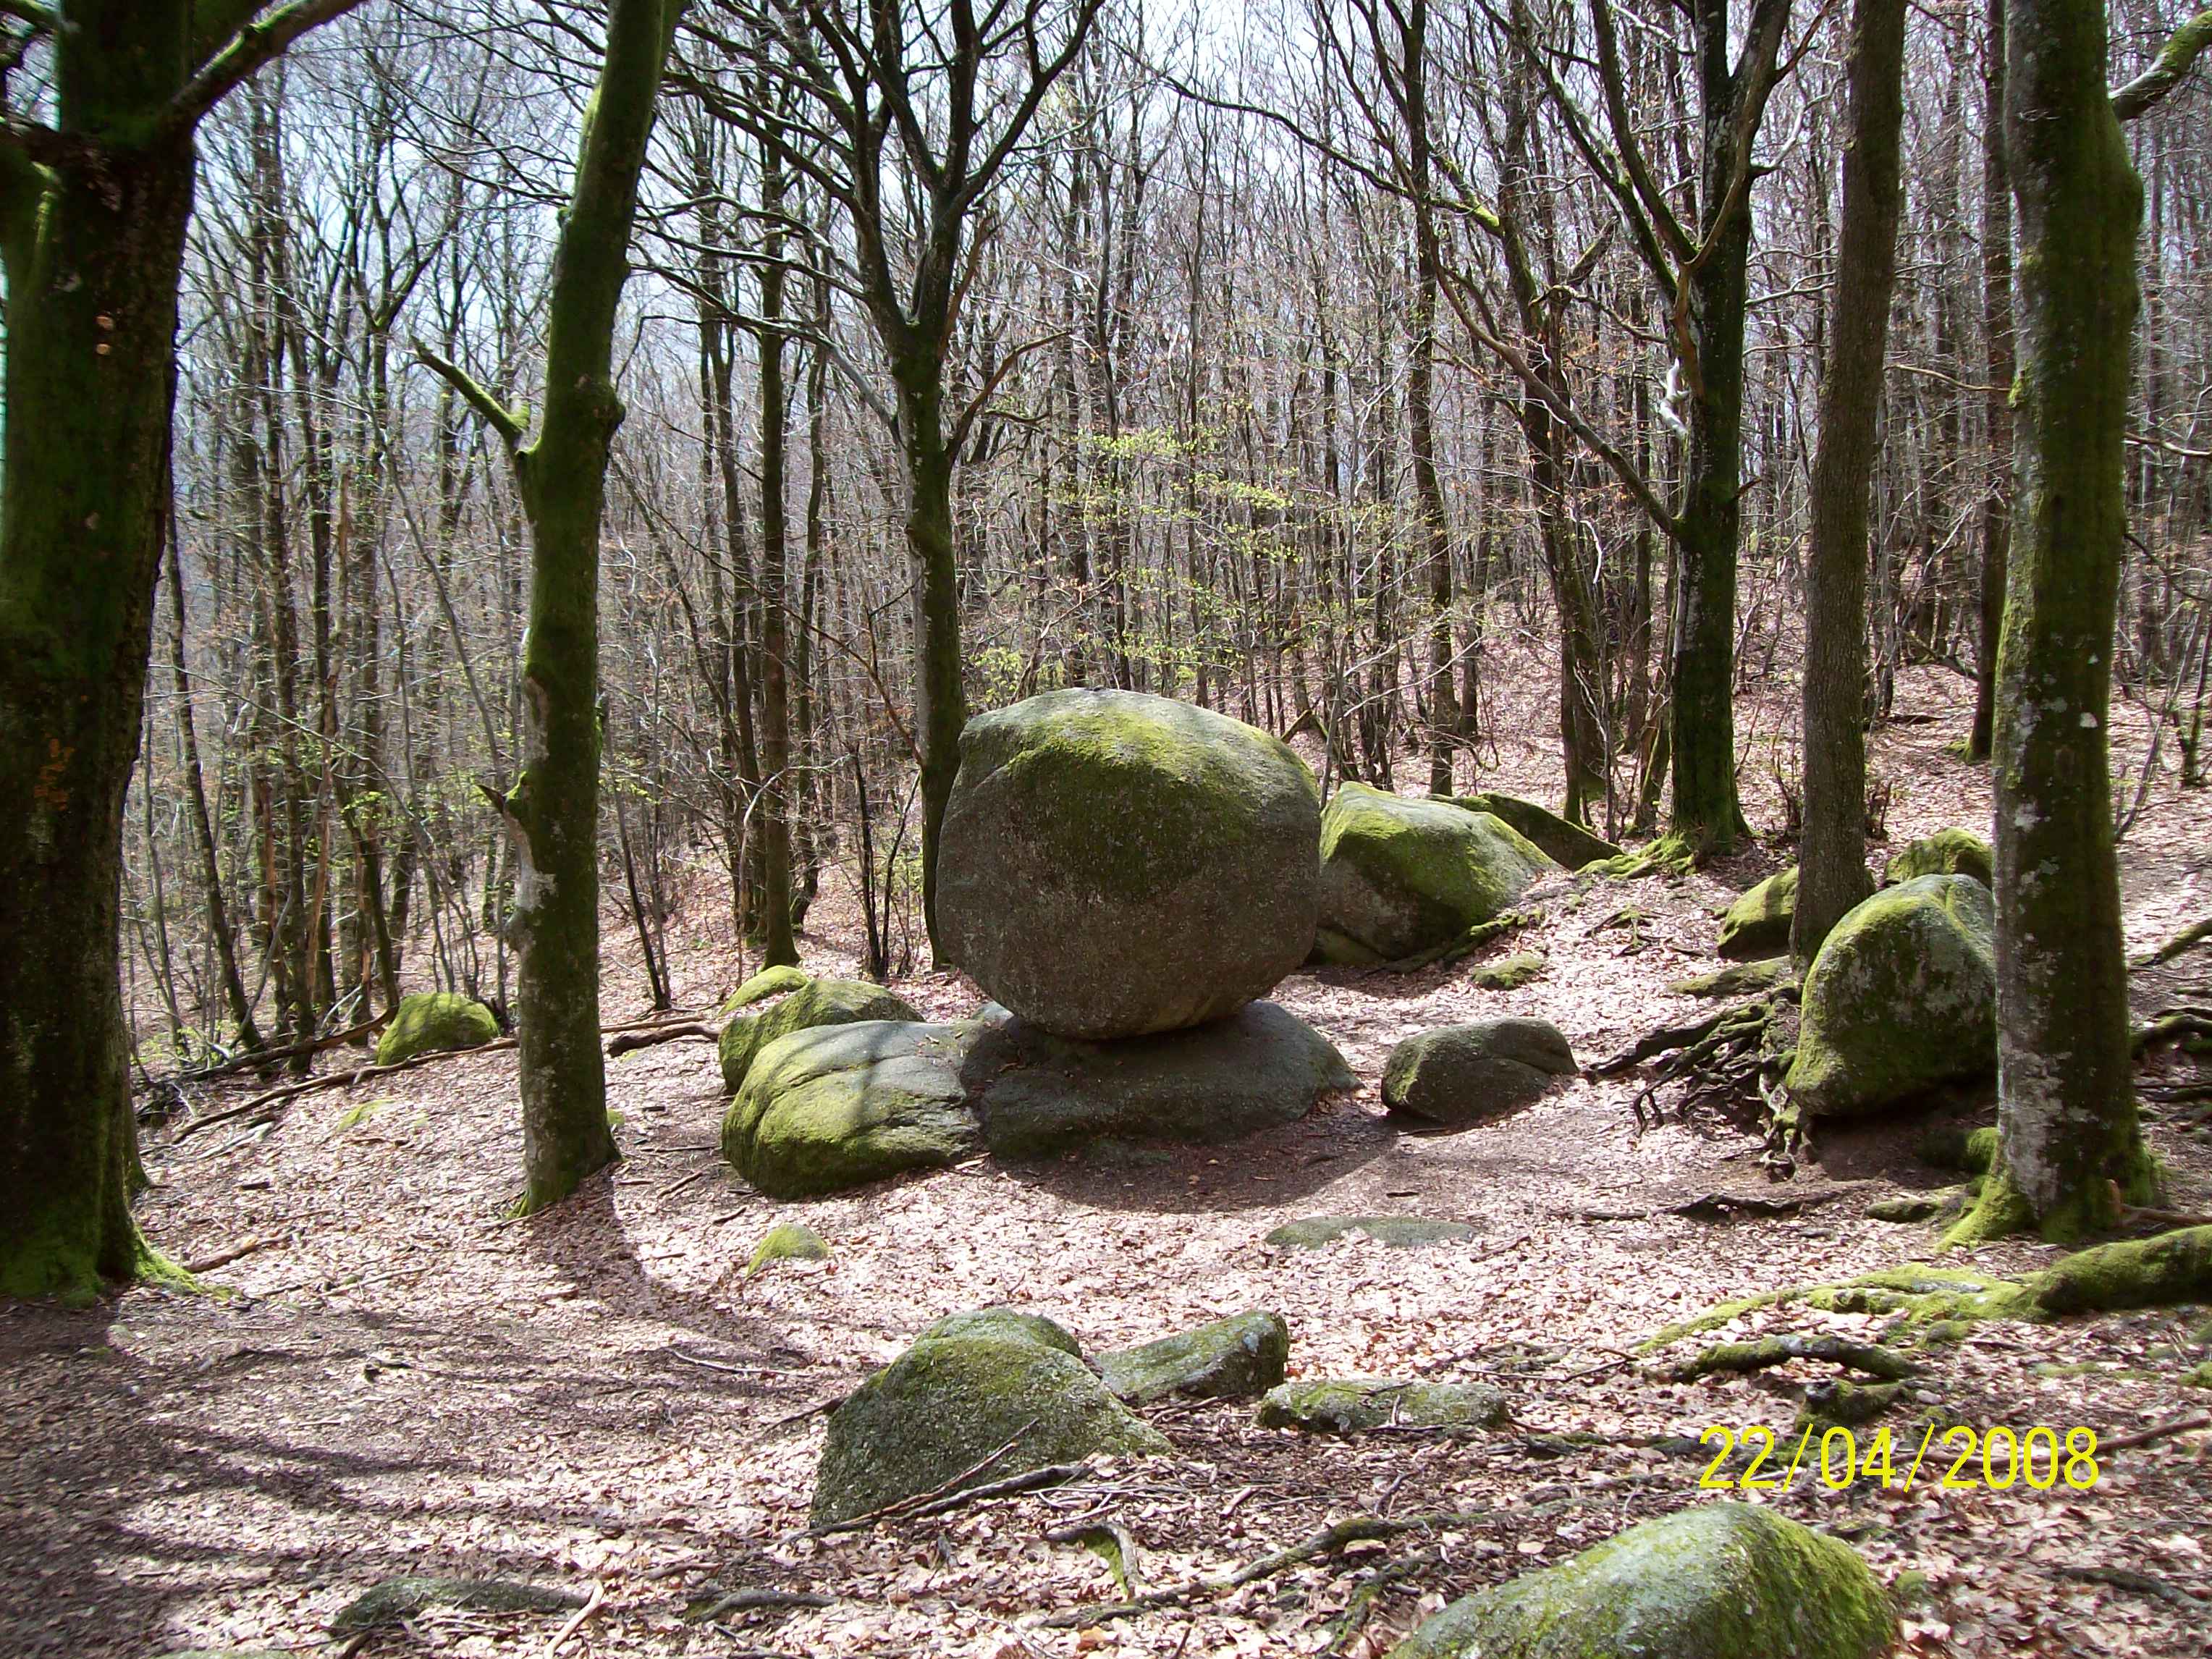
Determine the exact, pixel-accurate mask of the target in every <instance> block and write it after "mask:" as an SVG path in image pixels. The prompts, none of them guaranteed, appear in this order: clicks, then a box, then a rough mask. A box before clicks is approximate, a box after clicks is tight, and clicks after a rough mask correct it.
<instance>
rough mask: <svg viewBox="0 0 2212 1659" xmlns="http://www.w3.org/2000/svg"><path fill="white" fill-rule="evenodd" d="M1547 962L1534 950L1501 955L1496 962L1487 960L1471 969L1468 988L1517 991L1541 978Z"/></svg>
mask: <svg viewBox="0 0 2212 1659" xmlns="http://www.w3.org/2000/svg"><path fill="white" fill-rule="evenodd" d="M1546 966H1547V963H1546V962H1545V960H1544V958H1543V957H1540V956H1538V955H1537V954H1536V953H1535V952H1534V951H1517V952H1516V953H1515V954H1514V955H1512V956H1510V957H1498V960H1497V961H1495V962H1486V963H1483V964H1482V965H1481V966H1480V968H1476V969H1473V970H1472V971H1470V972H1469V973H1468V976H1467V983H1468V989H1469V990H1474V991H1517V990H1519V989H1520V988H1521V987H1522V986H1524V985H1527V984H1528V983H1530V982H1531V981H1534V980H1537V979H1541V977H1542V976H1543V973H1544V969H1545V968H1546Z"/></svg>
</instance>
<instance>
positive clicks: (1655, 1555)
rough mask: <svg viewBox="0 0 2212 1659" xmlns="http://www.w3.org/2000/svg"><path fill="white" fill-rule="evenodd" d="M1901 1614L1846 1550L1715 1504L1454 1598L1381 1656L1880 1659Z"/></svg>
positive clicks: (1766, 1513) (1772, 1519) (1791, 1525)
mask: <svg viewBox="0 0 2212 1659" xmlns="http://www.w3.org/2000/svg"><path fill="white" fill-rule="evenodd" d="M1896 1639H1897V1621H1896V1615H1895V1614H1894V1613H1893V1612H1892V1610H1891V1607H1890V1601H1889V1598H1888V1596H1887V1595H1885V1594H1884V1593H1883V1590H1882V1588H1881V1584H1880V1583H1877V1582H1876V1581H1875V1576H1874V1574H1873V1573H1871V1572H1870V1571H1868V1570H1867V1565H1866V1563H1865V1562H1863V1561H1862V1560H1861V1559H1859V1558H1858V1556H1857V1553H1855V1552H1854V1551H1853V1550H1852V1549H1851V1548H1850V1546H1849V1545H1847V1544H1843V1543H1839V1542H1838V1541H1836V1540H1835V1539H1832V1538H1826V1537H1823V1536H1822V1535H1821V1534H1819V1533H1816V1532H1814V1531H1813V1530H1812V1529H1811V1528H1808V1527H1805V1526H1802V1525H1800V1524H1799V1523H1798V1522H1795V1521H1791V1520H1788V1519H1785V1518H1784V1517H1783V1516H1778V1515H1777V1514H1775V1513H1774V1512H1773V1511H1772V1510H1767V1509H1755V1508H1753V1506H1752V1505H1750V1504H1735V1503H1716V1504H1702V1505H1700V1506H1699V1507H1698V1508H1695V1509H1689V1510H1680V1511H1678V1512H1676V1513H1675V1514H1673V1515H1666V1516H1660V1517H1659V1518H1658V1519H1657V1520H1656V1521H1646V1522H1644V1523H1643V1524H1642V1525H1641V1526H1635V1527H1631V1528H1629V1529H1628V1530H1627V1531H1626V1532H1624V1533H1621V1534H1618V1535H1617V1536H1615V1537H1613V1538H1612V1539H1610V1540H1608V1541H1607V1542H1605V1543H1602V1544H1600V1545H1598V1546H1597V1547H1595V1549H1589V1550H1584V1551H1583V1553H1581V1554H1580V1555H1577V1556H1576V1557H1574V1558H1573V1559H1571V1560H1569V1561H1566V1562H1565V1563H1562V1564H1561V1565H1559V1566H1556V1567H1548V1568H1546V1569H1545V1570H1544V1571H1541V1572H1532V1573H1528V1574H1524V1575H1523V1576H1522V1577H1519V1578H1516V1579H1512V1580H1510V1582H1508V1583H1504V1584H1500V1585H1498V1586H1497V1587H1496V1588H1495V1589H1486V1590H1483V1591H1480V1592H1479V1593H1478V1594H1476V1595H1470V1596H1468V1597H1466V1598H1465V1599H1464V1600H1462V1601H1455V1602H1453V1603H1452V1604H1451V1606H1449V1607H1446V1608H1445V1609H1444V1610H1443V1612H1442V1613H1438V1614H1437V1615H1436V1617H1434V1618H1433V1619H1431V1620H1429V1621H1428V1622H1427V1623H1426V1624H1425V1625H1423V1626H1421V1627H1420V1628H1419V1629H1418V1630H1416V1631H1415V1632H1413V1634H1412V1635H1411V1636H1409V1637H1407V1638H1406V1639H1405V1640H1404V1641H1402V1642H1401V1643H1399V1644H1398V1645H1397V1646H1396V1647H1395V1648H1393V1649H1391V1650H1390V1654H1389V1659H1588V1656H1590V1655H1595V1654H1603V1655H1607V1656H1613V1655H1620V1656H1627V1655H1632V1654H1633V1655H1645V1656H1650V1659H1876V1656H1878V1655H1881V1654H1886V1653H1887V1652H1888V1651H1889V1650H1890V1649H1891V1647H1892V1646H1893V1644H1895V1642H1896Z"/></svg>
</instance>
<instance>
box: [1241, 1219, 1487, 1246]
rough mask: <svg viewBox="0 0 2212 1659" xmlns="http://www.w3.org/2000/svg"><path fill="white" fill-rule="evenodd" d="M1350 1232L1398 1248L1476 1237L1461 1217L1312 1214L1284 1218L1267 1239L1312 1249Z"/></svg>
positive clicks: (1270, 1241)
mask: <svg viewBox="0 0 2212 1659" xmlns="http://www.w3.org/2000/svg"><path fill="white" fill-rule="evenodd" d="M1352 1233H1364V1235H1366V1237H1369V1238H1371V1239H1373V1240H1374V1241H1375V1242H1376V1243H1377V1244H1383V1245H1388V1246H1389V1248H1391V1249H1398V1250H1414V1249H1422V1248H1424V1247H1425V1246H1427V1245H1431V1244H1459V1243H1465V1242H1466V1241H1467V1240H1468V1239H1470V1238H1473V1237H1475V1230H1474V1228H1472V1227H1470V1226H1468V1225H1467V1223H1465V1222H1464V1221H1440V1220H1437V1219H1436V1218H1434V1217H1431V1216H1425V1215H1315V1216H1307V1217H1305V1218H1303V1219H1301V1220H1297V1221H1285V1223H1284V1224H1283V1225H1281V1226H1279V1227H1278V1228H1276V1229H1275V1230H1274V1231H1273V1232H1271V1233H1269V1234H1268V1235H1267V1240H1266V1242H1267V1243H1269V1244H1272V1245H1273V1246H1274V1247H1275V1248H1276V1249H1279V1250H1313V1249H1320V1248H1321V1247H1322V1245H1324V1244H1333V1243H1335V1242H1336V1241H1337V1240H1338V1239H1340V1238H1343V1237H1346V1236H1347V1235H1348V1234H1352Z"/></svg>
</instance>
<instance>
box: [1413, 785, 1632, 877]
mask: <svg viewBox="0 0 2212 1659" xmlns="http://www.w3.org/2000/svg"><path fill="white" fill-rule="evenodd" d="M1437 799H1446V800H1449V801H1450V802H1451V804H1452V805H1455V806H1459V807H1464V808H1465V809H1466V810H1467V811H1470V812H1487V813H1489V814H1490V815H1491V816H1492V817H1495V818H1500V819H1503V820H1504V822H1505V823H1509V824H1510V825H1511V826H1512V827H1513V828H1514V829H1517V830H1519V831H1520V832H1521V833H1522V835H1523V836H1527V837H1528V839H1529V840H1530V841H1531V842H1534V843H1535V845H1536V846H1538V847H1540V848H1542V849H1543V851H1544V855H1545V857H1547V858H1548V859H1550V860H1552V861H1553V863H1555V864H1559V865H1564V866H1565V867H1566V868H1568V869H1570V870H1579V869H1581V868H1582V867H1583V866H1584V865H1586V864H1594V863H1596V862H1597V861H1599V860H1611V859H1617V858H1619V857H1620V856H1621V849H1620V848H1618V847H1616V846H1614V845H1613V842H1609V841H1607V839H1606V838H1605V837H1604V836H1599V835H1594V834H1592V833H1591V832H1590V831H1589V830H1588V829H1583V826H1582V825H1580V824H1579V823H1572V822H1571V821H1570V820H1568V819H1566V818H1563V817H1560V816H1559V814H1558V813H1557V812H1553V811H1547V810H1546V809H1545V808H1543V807H1541V806H1539V805H1536V803H1535V802H1534V801H1532V800H1522V799H1521V798H1520V797H1519V796H1518V795H1500V794H1497V793H1490V794H1481V795H1448V796H1440V797H1438V798H1437Z"/></svg>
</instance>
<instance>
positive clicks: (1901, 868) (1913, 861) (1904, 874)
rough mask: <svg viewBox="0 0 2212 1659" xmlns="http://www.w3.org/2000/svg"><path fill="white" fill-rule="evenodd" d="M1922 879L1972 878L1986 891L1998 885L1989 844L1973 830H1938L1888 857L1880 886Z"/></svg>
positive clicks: (1896, 884) (1994, 859)
mask: <svg viewBox="0 0 2212 1659" xmlns="http://www.w3.org/2000/svg"><path fill="white" fill-rule="evenodd" d="M1922 876H1972V878H1974V879H1975V880H1976V881H1978V882H1979V883H1981V884H1982V885H1983V886H1984V887H1993V886H1995V885H1996V856H1995V855H1994V854H1992V853H1991V852H1990V844H1989V842H1985V841H1984V840H1983V839H1982V838H1981V837H1980V836H1978V835H1976V834H1974V832H1973V831H1972V830H1971V829H1938V830H1937V831H1936V833H1935V834H1934V835H1932V836H1922V837H1921V838H1920V839H1919V840H1918V841H1916V842H1907V843H1906V844H1905V846H1903V847H1900V848H1898V849H1897V851H1896V852H1894V853H1892V854H1890V855H1889V861H1888V862H1887V864H1885V865H1883V866H1882V868H1881V884H1882V885H1883V886H1885V887H1896V886H1899V885H1902V884H1904V883H1905V882H1908V881H1915V880H1917V879H1918V878H1920V877H1922Z"/></svg>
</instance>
